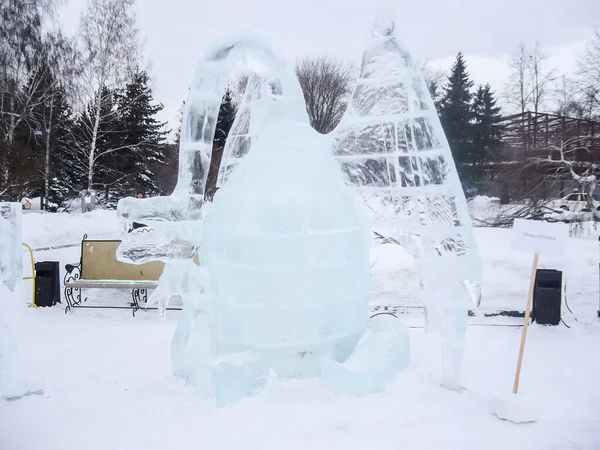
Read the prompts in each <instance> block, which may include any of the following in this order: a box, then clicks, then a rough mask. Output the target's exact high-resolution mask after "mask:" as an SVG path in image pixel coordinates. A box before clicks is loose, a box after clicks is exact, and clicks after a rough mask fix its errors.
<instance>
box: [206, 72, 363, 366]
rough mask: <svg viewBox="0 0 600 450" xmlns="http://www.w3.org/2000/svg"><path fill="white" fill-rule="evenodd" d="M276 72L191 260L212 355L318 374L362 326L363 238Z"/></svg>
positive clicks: (323, 144)
mask: <svg viewBox="0 0 600 450" xmlns="http://www.w3.org/2000/svg"><path fill="white" fill-rule="evenodd" d="M277 75H278V78H277V80H276V82H275V83H274V84H273V85H274V86H275V88H274V89H273V90H272V91H271V92H270V93H269V94H270V95H271V97H272V99H271V100H270V103H269V105H268V109H267V116H266V119H265V121H264V124H263V128H262V130H261V134H260V137H259V138H258V139H257V140H256V142H255V143H254V144H253V146H252V151H251V152H249V153H248V154H247V155H246V156H245V157H244V159H243V161H242V162H241V163H240V164H239V165H238V167H237V168H236V169H235V170H234V171H233V172H232V173H231V174H230V175H229V177H228V180H227V183H225V184H224V185H223V186H222V187H221V189H220V190H219V191H218V192H217V194H216V195H215V198H214V202H213V204H212V206H211V209H210V210H209V211H208V212H207V214H206V217H205V219H204V233H203V243H202V247H201V260H202V261H203V262H204V263H205V264H206V265H207V267H208V269H209V272H210V280H211V285H212V288H213V292H214V296H215V298H214V301H213V302H212V306H211V312H212V314H213V317H214V334H213V341H214V342H215V344H216V346H217V347H216V348H217V352H218V354H224V355H226V354H230V353H238V352H243V351H251V352H252V353H253V354H254V355H255V357H256V358H257V359H259V360H262V361H264V362H266V364H267V366H268V367H271V368H272V369H273V370H274V371H275V372H276V373H277V375H279V376H283V377H306V376H317V375H319V373H320V357H321V356H323V355H326V356H330V357H332V358H333V357H335V355H336V354H337V352H338V351H339V347H340V345H345V344H344V342H345V341H346V340H347V339H354V343H355V342H356V341H358V338H359V337H360V334H361V333H362V331H363V330H364V327H365V325H366V322H367V317H368V300H369V284H370V283H369V264H368V243H367V242H366V239H365V233H364V230H363V229H362V227H361V223H360V220H359V217H358V215H357V212H356V210H355V208H354V204H353V202H354V200H353V197H352V194H351V193H350V191H349V190H348V189H347V188H346V187H345V185H344V182H343V179H342V173H341V170H340V167H339V165H338V164H336V162H335V160H334V159H333V158H332V156H331V154H330V152H329V151H328V140H327V138H324V137H323V136H321V135H319V134H318V133H317V132H316V131H315V130H314V129H312V127H310V124H309V122H308V116H307V113H306V108H305V104H304V101H303V98H302V94H301V91H300V86H299V84H298V80H297V78H296V77H295V75H294V73H293V71H292V69H291V68H287V67H283V70H281V71H279V72H277ZM267 174H268V176H266V175H267Z"/></svg>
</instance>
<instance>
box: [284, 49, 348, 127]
mask: <svg viewBox="0 0 600 450" xmlns="http://www.w3.org/2000/svg"><path fill="white" fill-rule="evenodd" d="M296 75H297V76H298V80H299V81H300V86H301V87H302V92H303V93H304V100H305V101H306V109H307V111H308V117H309V118H310V123H311V125H312V127H313V128H314V129H315V130H317V131H318V132H319V133H323V134H326V133H329V132H330V131H332V130H333V129H334V128H335V127H336V126H337V125H338V123H339V122H340V120H341V119H342V116H343V115H344V112H345V111H346V107H347V105H348V98H349V96H350V94H351V93H352V85H353V81H354V78H355V70H354V68H353V66H352V65H350V64H348V63H346V62H344V61H342V60H338V59H335V58H332V57H329V56H326V55H322V56H317V57H309V58H305V59H303V60H301V61H299V62H298V63H297V64H296Z"/></svg>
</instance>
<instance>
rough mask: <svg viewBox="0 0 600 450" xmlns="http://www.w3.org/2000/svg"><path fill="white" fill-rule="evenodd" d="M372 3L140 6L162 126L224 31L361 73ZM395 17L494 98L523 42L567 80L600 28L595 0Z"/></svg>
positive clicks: (427, 55)
mask: <svg viewBox="0 0 600 450" xmlns="http://www.w3.org/2000/svg"><path fill="white" fill-rule="evenodd" d="M68 1H69V3H68V5H67V6H66V7H64V8H63V10H62V11H61V17H62V21H63V23H64V26H65V27H66V29H67V30H68V31H71V32H72V31H74V30H75V29H76V27H77V23H78V20H79V15H80V13H81V10H82V8H83V7H84V5H85V3H86V0H68ZM377 2H378V0H300V1H290V0H279V1H276V0H137V5H136V12H137V21H138V27H139V28H140V31H141V34H142V37H143V39H144V48H145V52H144V53H145V55H146V58H147V60H148V62H149V63H150V64H151V76H152V77H153V79H154V94H155V98H156V100H157V101H159V102H162V103H163V104H164V105H165V111H164V113H163V115H162V118H163V119H164V120H169V122H170V123H171V124H173V125H174V124H176V116H177V110H178V109H179V108H180V106H181V103H182V101H183V100H184V99H185V95H186V92H187V86H188V85H189V83H190V81H191V78H192V76H193V73H194V70H195V67H196V64H197V62H198V59H199V57H200V55H201V54H202V52H203V50H204V49H205V48H206V46H208V45H210V44H211V43H212V42H213V41H214V40H215V39H218V38H219V37H220V36H222V35H224V34H227V33H229V32H233V31H242V30H252V31H256V32H258V33H260V34H262V35H263V36H265V37H266V38H267V39H268V40H269V42H271V44H272V45H273V47H274V48H276V49H278V50H280V52H281V53H282V54H283V55H284V56H286V57H287V58H288V59H289V60H290V61H293V60H294V59H296V58H300V57H303V56H307V55H313V54H322V53H327V54H329V55H332V56H337V57H343V58H346V59H348V60H351V61H353V62H354V63H356V64H358V62H359V61H360V57H361V55H362V51H363V49H364V47H365V43H366V42H367V40H368V38H369V29H370V24H371V17H372V16H373V8H374V6H375V5H376V4H377ZM397 10H398V22H397V26H398V29H399V34H400V37H401V38H402V39H403V40H404V42H405V43H406V44H407V45H408V47H409V49H410V50H411V51H412V53H413V55H414V56H415V57H417V58H419V59H422V60H429V61H431V63H432V65H434V66H438V67H441V68H444V69H445V68H447V67H449V66H450V65H451V64H452V61H453V59H454V57H455V55H456V53H457V52H458V51H462V52H463V53H464V54H465V57H466V60H467V64H468V68H469V72H470V73H471V76H472V78H473V79H474V81H475V82H476V83H485V82H489V83H491V84H492V87H493V88H494V89H496V90H497V91H501V90H502V89H503V86H504V83H505V82H506V78H507V76H508V66H507V60H508V58H509V55H510V54H511V53H513V52H514V51H515V49H516V48H517V46H518V44H519V42H520V41H523V42H526V43H532V44H533V43H535V41H536V40H537V41H539V42H540V44H541V45H542V47H543V48H544V50H545V52H546V53H547V54H548V55H549V56H551V57H552V58H551V60H550V63H551V64H552V65H554V66H555V67H556V68H557V69H558V70H559V71H560V72H571V71H573V70H574V69H575V67H576V58H577V56H578V55H579V54H580V53H581V52H582V51H583V49H584V47H585V41H586V39H587V38H588V37H589V36H590V35H591V33H592V32H593V29H594V27H597V26H600V0H569V1H567V0H494V1H489V0H412V1H408V0H405V1H400V0H399V1H397Z"/></svg>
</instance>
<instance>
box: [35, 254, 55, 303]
mask: <svg viewBox="0 0 600 450" xmlns="http://www.w3.org/2000/svg"><path fill="white" fill-rule="evenodd" d="M59 264H60V263H59V262H58V261H43V262H37V263H35V304H36V305H37V306H54V305H56V304H57V303H60V265H59Z"/></svg>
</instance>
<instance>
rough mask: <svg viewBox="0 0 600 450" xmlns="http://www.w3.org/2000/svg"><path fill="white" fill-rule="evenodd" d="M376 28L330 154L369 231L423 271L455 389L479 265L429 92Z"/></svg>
mask: <svg viewBox="0 0 600 450" xmlns="http://www.w3.org/2000/svg"><path fill="white" fill-rule="evenodd" d="M389 17H390V16H387V17H385V16H384V17H383V19H381V20H378V21H376V23H375V25H374V27H373V31H372V38H371V42H370V44H369V46H368V47H367V49H366V51H365V52H364V55H363V59H362V66H361V71H360V76H359V78H358V81H357V85H356V89H355V91H354V94H353V95H352V98H351V101H350V102H349V105H348V110H347V112H346V114H345V115H344V117H343V119H342V121H341V123H340V125H339V126H338V128H337V129H336V130H334V132H333V135H334V143H333V153H334V155H335V156H336V158H337V159H338V161H339V162H340V164H341V167H342V169H343V172H344V175H345V180H346V183H347V184H348V185H349V186H352V187H353V188H354V190H355V192H356V193H357V194H358V195H359V196H360V197H361V198H363V200H364V202H365V203H366V205H367V206H368V210H369V211H370V218H371V220H372V227H373V230H374V231H375V232H377V233H379V234H380V235H381V236H383V237H384V238H386V239H388V240H390V241H392V242H398V243H401V244H402V245H404V246H405V247H407V249H408V250H409V251H410V252H411V253H412V254H413V255H414V256H415V259H416V261H417V265H418V269H419V272H420V276H421V280H422V286H423V292H424V302H425V310H426V312H425V314H426V316H425V319H426V326H427V329H428V331H430V332H433V333H436V334H438V335H439V337H440V340H441V343H442V347H443V350H442V351H443V355H444V356H443V359H444V370H443V373H442V377H443V382H444V384H446V385H447V386H449V387H457V386H458V384H459V373H460V360H461V357H462V348H463V344H464V332H465V327H466V316H467V310H468V307H469V304H470V303H471V301H470V300H472V301H473V303H475V305H478V304H479V301H480V295H481V290H480V283H481V263H480V259H479V255H478V252H477V246H476V243H475V239H474V235H473V231H472V227H471V220H470V217H469V214H468V210H467V204H466V200H465V197H464V194H463V190H462V188H461V185H460V180H459V178H458V175H457V172H456V168H455V164H454V161H453V159H452V154H451V152H450V147H449V146H448V142H447V140H446V137H445V135H444V132H443V129H442V126H441V123H440V120H439V117H438V115H437V113H436V110H435V107H434V104H433V100H432V98H431V95H430V93H429V91H428V89H427V85H426V83H425V80H424V78H423V75H422V74H421V72H420V70H419V69H418V67H417V65H416V63H415V61H414V60H413V59H412V57H411V55H410V54H409V52H408V51H407V50H406V48H404V47H403V45H402V44H401V43H400V42H399V40H398V39H397V37H396V35H395V23H394V22H393V21H392V20H390V19H389Z"/></svg>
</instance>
